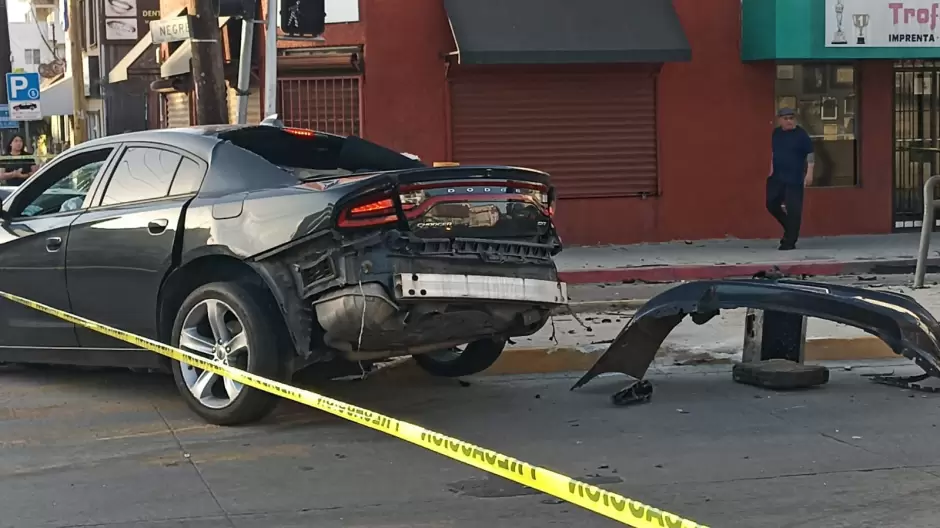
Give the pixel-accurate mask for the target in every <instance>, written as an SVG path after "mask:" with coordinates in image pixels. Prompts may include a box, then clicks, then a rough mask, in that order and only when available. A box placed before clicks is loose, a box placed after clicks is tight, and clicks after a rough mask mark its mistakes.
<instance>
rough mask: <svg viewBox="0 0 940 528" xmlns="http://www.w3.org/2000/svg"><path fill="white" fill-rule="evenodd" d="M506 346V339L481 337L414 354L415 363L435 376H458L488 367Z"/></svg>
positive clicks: (467, 374) (474, 372) (481, 370)
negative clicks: (460, 345)
mask: <svg viewBox="0 0 940 528" xmlns="http://www.w3.org/2000/svg"><path fill="white" fill-rule="evenodd" d="M505 347H506V340H505V339H489V338H488V339H480V340H477V341H473V342H472V343H469V344H467V345H466V346H465V347H464V348H463V349H462V350H461V349H460V348H458V347H454V348H450V349H447V350H441V351H440V352H429V353H427V354H418V355H416V356H414V360H415V363H417V364H418V366H419V367H421V368H422V369H424V370H425V371H426V372H428V373H430V374H433V375H435V376H442V377H446V378H457V377H460V376H470V375H471V374H476V373H478V372H483V371H484V370H486V369H488V368H489V367H490V366H491V365H492V364H493V363H495V362H496V360H497V359H499V356H500V354H502V353H503V348H505Z"/></svg>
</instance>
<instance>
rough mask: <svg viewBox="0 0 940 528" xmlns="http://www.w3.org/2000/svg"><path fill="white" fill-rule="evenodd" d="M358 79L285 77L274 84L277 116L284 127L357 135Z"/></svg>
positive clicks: (358, 130)
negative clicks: (275, 86)
mask: <svg viewBox="0 0 940 528" xmlns="http://www.w3.org/2000/svg"><path fill="white" fill-rule="evenodd" d="M359 86H360V82H359V77H318V76H305V77H299V76H298V77H286V78H281V79H278V81H277V111H278V116H279V117H280V118H281V120H282V121H283V122H284V124H285V125H286V126H289V127H297V128H307V129H312V130H318V131H320V132H328V133H331V134H338V135H341V136H359V135H361V133H362V132H361V124H360V123H361V120H362V105H361V94H360V91H359Z"/></svg>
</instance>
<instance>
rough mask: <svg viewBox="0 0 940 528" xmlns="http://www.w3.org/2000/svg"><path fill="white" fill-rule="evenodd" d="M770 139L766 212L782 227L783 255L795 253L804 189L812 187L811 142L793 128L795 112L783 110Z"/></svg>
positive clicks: (778, 114)
mask: <svg viewBox="0 0 940 528" xmlns="http://www.w3.org/2000/svg"><path fill="white" fill-rule="evenodd" d="M777 121H778V126H777V128H775V129H774V132H773V135H772V136H771V148H772V150H773V152H772V160H771V164H770V177H769V178H767V210H768V211H770V214H772V215H773V217H774V218H776V219H777V222H780V226H781V227H783V238H781V239H780V247H779V248H778V249H780V250H782V251H786V250H790V249H796V240H797V239H798V238H799V237H800V222H801V220H802V217H803V189H804V187H806V186H809V185H811V184H812V183H813V166H814V165H815V155H814V154H813V140H812V139H811V138H810V137H809V134H808V133H807V132H806V130H804V129H803V127H801V126H799V125H797V124H796V112H794V111H793V109H792V108H782V109H781V110H780V111H779V112H777Z"/></svg>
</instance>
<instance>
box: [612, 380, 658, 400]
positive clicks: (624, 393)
mask: <svg viewBox="0 0 940 528" xmlns="http://www.w3.org/2000/svg"><path fill="white" fill-rule="evenodd" d="M652 397H653V384H652V383H650V382H649V381H647V380H638V381H634V382H631V383H630V384H629V385H627V386H626V387H624V388H622V389H620V390H619V391H617V392H615V393H614V394H613V395H612V396H611V397H610V401H611V403H613V404H614V405H617V406H618V407H624V406H627V405H635V404H638V403H649V401H650V398H652Z"/></svg>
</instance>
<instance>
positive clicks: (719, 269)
mask: <svg viewBox="0 0 940 528" xmlns="http://www.w3.org/2000/svg"><path fill="white" fill-rule="evenodd" d="M909 262H910V261H909V260H903V261H901V260H899V261H889V260H878V261H852V262H805V261H803V262H767V263H763V264H716V265H708V264H703V265H698V264H697V265H681V266H648V267H643V268H615V269H599V270H583V271H581V270H578V271H560V272H558V277H559V278H560V279H561V280H563V281H565V282H567V283H568V284H595V283H604V282H630V281H643V282H676V281H683V280H704V279H726V278H731V277H750V276H752V275H754V274H755V273H758V272H760V271H768V270H770V269H771V268H773V267H774V266H776V267H777V268H779V269H780V271H781V272H783V273H786V274H788V275H817V276H832V275H844V274H850V273H867V272H868V271H870V270H872V269H874V268H875V267H876V266H892V265H895V266H906V265H908V264H909ZM911 271H913V269H912V270H911Z"/></svg>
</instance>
